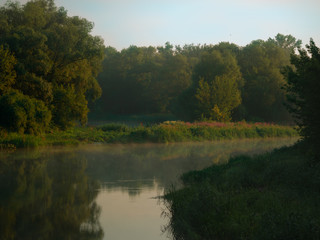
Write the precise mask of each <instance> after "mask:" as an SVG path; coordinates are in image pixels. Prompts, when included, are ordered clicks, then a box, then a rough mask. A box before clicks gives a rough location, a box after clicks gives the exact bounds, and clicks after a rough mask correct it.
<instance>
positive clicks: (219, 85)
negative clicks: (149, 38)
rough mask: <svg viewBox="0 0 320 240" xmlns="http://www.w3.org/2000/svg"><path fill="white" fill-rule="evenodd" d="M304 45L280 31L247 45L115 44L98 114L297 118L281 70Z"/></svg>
mask: <svg viewBox="0 0 320 240" xmlns="http://www.w3.org/2000/svg"><path fill="white" fill-rule="evenodd" d="M300 45H301V41H299V40H296V39H295V38H294V37H293V36H291V35H287V36H284V35H282V34H278V35H277V36H276V37H275V38H270V39H268V40H267V41H263V40H255V41H252V42H251V43H250V44H248V45H247V46H245V47H240V46H237V45H235V44H232V43H227V42H222V43H219V44H216V45H192V44H191V45H185V46H183V47H180V46H173V45H171V44H170V43H169V42H167V43H166V44H165V46H164V47H136V46H131V47H129V48H127V49H123V50H122V51H120V52H119V51H117V50H116V49H114V48H112V47H107V48H106V49H105V59H104V61H103V70H102V72H101V73H100V75H99V76H98V81H99V83H100V86H101V88H102V97H101V99H99V100H98V103H97V104H96V106H95V111H100V112H105V113H114V114H151V113H172V114H174V115H176V116H177V117H178V118H179V119H182V120H189V121H190V120H199V119H202V120H203V119H207V120H215V121H230V120H243V119H245V120H248V121H269V122H270V121H272V122H282V123H289V122H291V121H292V119H291V117H290V114H289V113H288V111H287V110H286V108H285V106H284V102H285V95H286V92H285V91H284V90H283V86H284V85H285V83H286V81H285V78H284V76H283V74H282V73H281V71H282V69H283V68H284V67H285V66H287V65H290V54H292V53H294V51H295V50H296V49H297V48H299V47H300Z"/></svg>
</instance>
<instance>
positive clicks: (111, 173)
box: [0, 139, 297, 240]
mask: <svg viewBox="0 0 320 240" xmlns="http://www.w3.org/2000/svg"><path fill="white" fill-rule="evenodd" d="M296 140H297V139H267V140H239V141H218V142H206V143H177V144H133V145H104V144H94V145H85V146H79V147H59V148H45V149H40V150H36V151H27V150H20V151H16V152H15V153H11V154H4V153H0V193H1V195H0V239H112V240H116V239H121V240H123V239H131V240H134V239H139V240H143V239H148V240H150V239H166V238H167V234H166V233H164V234H163V233H162V231H161V229H162V228H163V226H164V225H165V224H166V222H167V219H165V218H163V217H161V213H162V211H163V208H164V206H162V205H161V202H160V201H159V200H158V199H157V197H158V196H160V195H162V194H163V190H164V188H165V187H166V186H170V185H171V184H177V183H178V179H179V176H180V175H181V174H182V173H183V172H187V171H190V170H197V169H202V168H205V167H208V166H210V165H211V164H217V163H224V162H226V161H227V160H228V159H229V158H230V157H232V156H236V155H240V154H250V155H252V154H258V153H262V152H266V151H271V150H272V149H274V148H277V147H281V146H284V145H290V144H293V143H294V142H295V141H296Z"/></svg>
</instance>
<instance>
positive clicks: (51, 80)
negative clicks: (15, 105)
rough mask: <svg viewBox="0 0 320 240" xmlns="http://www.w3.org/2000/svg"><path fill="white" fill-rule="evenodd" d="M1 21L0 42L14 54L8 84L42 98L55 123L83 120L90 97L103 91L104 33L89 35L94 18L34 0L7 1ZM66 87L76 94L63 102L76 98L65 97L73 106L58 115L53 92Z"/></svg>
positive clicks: (48, 1) (50, 0)
mask: <svg viewBox="0 0 320 240" xmlns="http://www.w3.org/2000/svg"><path fill="white" fill-rule="evenodd" d="M0 22H1V27H0V33H1V34H0V45H1V44H2V45H4V46H5V48H6V49H10V51H11V52H12V54H13V55H14V57H15V59H16V64H15V67H14V70H15V72H16V78H15V81H14V82H12V81H11V82H12V83H11V82H10V87H11V88H13V89H16V90H18V91H20V92H22V93H23V94H24V95H26V96H29V97H30V98H35V99H37V100H40V101H42V102H43V103H44V104H45V105H46V106H47V107H48V108H49V110H50V111H53V116H54V117H53V118H52V121H53V125H56V126H58V127H60V128H64V129H65V128H66V127H69V126H72V125H73V124H74V123H75V120H78V121H79V122H81V123H82V124H84V123H85V122H86V119H87V117H86V115H87V113H88V111H89V110H88V107H87V104H88V101H94V100H95V99H97V98H98V97H99V96H100V95H101V88H100V86H99V84H98V82H97V80H96V77H97V75H98V73H99V71H100V68H101V62H102V60H103V56H104V54H103V50H104V46H103V41H102V39H101V38H100V37H94V36H92V35H91V34H90V33H91V31H92V29H93V23H91V22H89V21H87V20H86V19H84V18H80V17H77V16H75V17H69V16H68V15H67V11H66V10H65V9H64V8H57V7H56V6H55V4H54V1H53V0H33V1H29V2H27V3H26V4H25V5H20V4H19V3H12V2H10V1H9V2H7V4H6V5H5V6H4V7H1V8H0ZM6 89H8V87H6ZM62 89H63V91H64V92H66V91H71V92H70V94H69V95H75V96H74V97H68V98H64V101H67V100H69V101H71V100H74V99H76V100H77V101H78V102H77V104H73V103H70V102H65V103H66V105H65V106H68V107H70V108H64V109H63V111H64V112H66V113H65V114H62V115H61V116H60V117H57V109H58V108H59V106H61V105H59V104H60V102H61V101H60V100H57V98H56V97H55V96H57V94H56V93H57V92H59V91H60V92H61V91H62ZM0 90H1V89H0ZM66 95H68V94H67V93H66ZM56 104H58V105H59V106H58V105H56ZM80 105H81V106H80ZM62 116H64V117H65V119H62Z"/></svg>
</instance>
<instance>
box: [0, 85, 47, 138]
mask: <svg viewBox="0 0 320 240" xmlns="http://www.w3.org/2000/svg"><path fill="white" fill-rule="evenodd" d="M0 116H1V119H0V126H2V127H4V128H6V129H8V130H10V131H13V132H18V133H30V134H35V135H38V134H40V133H42V132H44V131H45V130H47V128H48V127H49V123H50V121H51V112H50V110H48V108H47V107H46V106H45V105H44V103H43V102H42V101H39V100H36V99H34V98H30V97H28V96H26V95H23V94H22V93H20V92H17V91H11V92H9V93H7V94H4V95H3V96H1V97H0Z"/></svg>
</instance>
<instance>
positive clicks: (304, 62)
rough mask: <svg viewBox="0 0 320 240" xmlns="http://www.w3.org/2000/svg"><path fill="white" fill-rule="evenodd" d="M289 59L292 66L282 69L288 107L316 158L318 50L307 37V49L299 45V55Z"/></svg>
mask: <svg viewBox="0 0 320 240" xmlns="http://www.w3.org/2000/svg"><path fill="white" fill-rule="evenodd" d="M291 62H292V64H293V66H294V68H292V67H288V68H287V69H286V71H285V75H286V77H287V80H288V85H287V87H286V89H287V91H288V95H287V97H288V100H289V102H290V105H288V107H289V110H290V111H291V112H292V113H293V114H294V116H295V117H296V120H297V123H298V125H299V127H300V133H301V135H302V136H303V137H304V139H305V140H306V141H307V146H308V147H311V149H312V152H313V154H314V155H316V157H317V158H320V155H319V147H320V140H319V135H320V127H319V122H320V95H319V92H320V82H319V76H320V50H319V48H318V47H317V46H316V45H315V43H314V42H313V40H312V39H311V40H310V45H308V46H307V50H304V49H299V55H292V56H291Z"/></svg>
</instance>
